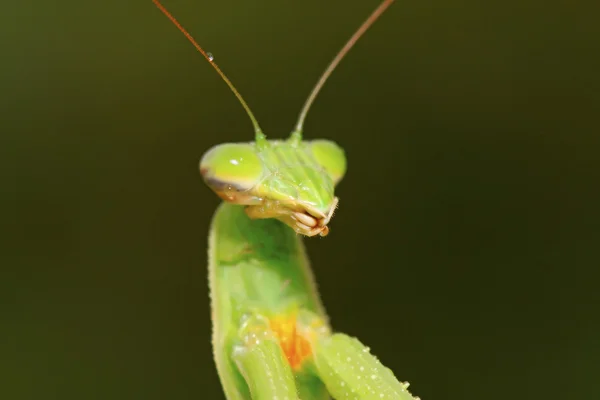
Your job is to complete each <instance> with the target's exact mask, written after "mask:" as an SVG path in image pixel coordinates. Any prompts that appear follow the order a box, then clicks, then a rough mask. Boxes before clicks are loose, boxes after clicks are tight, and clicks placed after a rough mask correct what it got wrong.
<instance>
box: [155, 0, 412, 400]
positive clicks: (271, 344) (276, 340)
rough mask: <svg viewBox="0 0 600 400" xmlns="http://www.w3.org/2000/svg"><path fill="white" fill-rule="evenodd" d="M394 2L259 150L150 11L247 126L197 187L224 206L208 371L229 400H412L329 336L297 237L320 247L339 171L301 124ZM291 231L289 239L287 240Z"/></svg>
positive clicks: (215, 241)
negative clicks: (315, 239)
mask: <svg viewBox="0 0 600 400" xmlns="http://www.w3.org/2000/svg"><path fill="white" fill-rule="evenodd" d="M393 1H394V0H384V1H383V2H382V3H381V4H380V5H379V6H378V7H377V8H376V9H375V10H374V11H373V13H372V14H371V15H370V16H369V18H367V20H366V21H365V22H364V23H363V24H362V25H361V26H360V28H359V29H358V30H357V31H356V32H355V33H354V35H353V36H352V37H351V38H350V40H349V41H348V42H347V43H346V45H345V46H344V47H343V48H342V49H341V50H340V52H339V53H338V54H337V56H336V57H335V58H334V59H333V61H332V62H331V63H330V65H329V66H328V68H327V69H326V70H325V72H324V73H323V75H322V76H321V78H320V79H319V81H318V82H317V84H316V86H315V87H314V89H313V91H312V92H311V94H310V95H309V97H308V98H307V100H306V102H305V104H304V107H303V108H302V111H301V113H300V116H299V119H298V122H297V124H296V126H295V128H294V130H293V132H292V133H291V135H290V137H289V138H287V139H285V140H267V138H266V136H265V135H264V133H263V132H262V130H261V128H260V126H259V124H258V122H257V120H256V118H255V117H254V115H253V114H252V111H251V110H250V108H249V107H248V105H247V104H246V102H245V101H244V99H243V98H242V96H241V95H240V94H239V93H238V91H237V90H236V88H235V87H234V86H233V84H232V83H231V82H230V81H229V79H228V78H227V77H226V76H225V74H224V73H223V72H222V71H221V69H220V68H219V67H218V66H217V64H216V63H215V62H214V60H213V57H212V55H211V54H210V53H207V52H205V51H204V50H203V49H202V47H200V45H198V44H197V42H196V41H195V40H194V38H193V37H192V36H191V35H190V34H189V33H188V32H187V31H186V30H185V29H184V28H183V27H182V26H181V25H180V24H179V23H178V22H177V20H176V19H175V18H174V17H173V16H172V15H171V14H170V13H169V12H168V11H167V10H166V9H165V8H164V7H163V6H162V4H161V3H160V2H159V1H158V0H153V2H154V3H155V4H156V6H157V7H158V8H159V9H160V10H161V11H162V12H163V13H164V14H165V15H166V16H167V17H168V18H169V19H170V20H171V21H172V22H173V23H174V24H175V26H176V27H177V28H178V29H179V30H180V31H181V32H182V33H183V34H184V35H185V36H186V37H187V38H188V40H189V41H190V42H191V43H192V44H193V45H194V46H195V47H196V49H197V50H198V51H199V52H200V53H201V54H202V55H203V56H204V57H205V58H206V59H207V60H208V62H209V63H210V64H211V65H212V66H213V67H214V69H215V70H216V71H217V73H218V74H219V75H220V76H221V78H222V79H223V80H224V81H225V83H226V84H227V85H228V86H229V88H230V89H231V91H232V92H233V93H234V95H235V96H236V97H237V98H238V100H239V101H240V103H241V105H242V106H243V108H244V109H245V111H246V113H247V114H248V116H249V117H250V120H251V122H252V125H253V127H254V134H255V139H254V141H253V142H248V143H225V144H220V145H216V146H215V147H213V148H211V149H209V150H208V151H207V152H206V153H205V154H204V156H203V157H202V159H201V161H200V173H201V175H202V177H203V179H204V181H205V183H206V184H207V185H208V186H209V188H210V189H212V190H213V191H214V192H215V193H216V194H217V195H218V196H219V197H220V198H222V199H223V202H222V203H221V204H220V206H219V207H218V209H217V210H216V212H215V214H214V216H213V219H212V222H211V227H210V233H209V238H208V248H209V250H208V264H209V265H208V270H209V286H210V297H211V320H212V325H213V332H212V346H213V355H214V362H215V364H216V368H217V372H218V375H219V379H220V382H221V386H222V388H223V391H224V394H225V396H226V398H227V399H228V400H248V399H252V400H263V399H264V400H292V399H302V400H317V399H328V398H330V397H333V398H334V399H340V400H341V399H364V400H371V399H373V400H375V399H377V400H381V399H399V400H415V399H418V397H413V396H412V394H411V393H410V392H409V391H408V389H407V388H408V383H405V382H400V381H399V380H398V379H397V378H396V377H395V375H394V373H393V372H392V371H391V370H390V369H389V368H387V367H385V366H384V365H382V364H381V363H380V361H379V360H378V359H377V357H375V356H374V355H372V354H371V353H370V350H369V348H368V347H366V346H365V345H364V344H362V343H361V342H360V341H359V340H358V339H356V338H353V337H351V336H349V335H347V334H345V333H340V332H335V331H333V330H332V328H331V326H330V324H329V319H328V316H327V314H326V312H325V308H324V306H323V304H322V303H321V300H320V298H319V294H318V292H317V288H316V285H315V281H314V277H313V274H312V271H311V268H310V264H309V259H308V256H307V253H306V250H305V248H304V244H303V242H302V240H303V238H302V237H303V236H307V237H312V236H317V235H320V236H326V235H327V234H328V233H329V228H328V224H329V222H330V220H331V218H332V216H333V213H334V211H335V209H336V207H337V206H338V198H337V197H336V196H335V187H336V185H337V184H338V183H339V182H340V180H341V179H342V178H343V177H344V175H345V172H346V158H345V154H344V151H343V149H342V148H341V147H339V146H338V145H337V144H336V143H334V142H332V141H329V140H324V139H318V140H311V141H304V140H303V137H302V136H303V135H302V130H303V125H304V120H305V118H306V115H307V113H308V110H309V108H310V106H311V105H312V103H313V101H314V99H315V97H316V95H317V94H318V92H319V91H320V89H321V87H322V86H323V84H324V83H325V81H326V80H327V78H328V77H329V75H330V74H331V73H332V71H333V70H334V69H335V67H336V66H337V64H338V63H339V62H340V61H341V60H342V58H343V57H344V56H345V54H346V53H347V52H348V51H349V50H350V48H351V47H352V46H353V45H354V43H356V41H357V40H358V39H359V38H360V37H361V36H362V35H363V34H364V32H365V31H366V30H367V29H368V28H369V27H370V26H371V25H372V24H373V22H374V21H375V20H376V19H377V18H379V16H380V15H381V14H382V13H383V12H384V11H385V10H386V9H387V8H388V7H389V6H390V5H391V4H392V3H393ZM290 228H291V229H290Z"/></svg>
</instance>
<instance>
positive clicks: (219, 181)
mask: <svg viewBox="0 0 600 400" xmlns="http://www.w3.org/2000/svg"><path fill="white" fill-rule="evenodd" d="M200 174H201V175H202V177H203V178H204V181H205V182H206V184H207V185H208V186H209V187H210V188H211V189H212V190H214V191H217V192H218V191H221V190H223V188H225V187H228V188H229V189H235V190H237V191H247V190H250V189H252V188H253V187H254V186H255V185H256V184H257V183H258V182H260V180H261V177H262V175H263V165H262V161H261V160H260V158H259V157H258V155H257V154H256V151H255V149H254V146H253V145H251V144H246V143H225V144H220V145H218V146H215V147H213V148H211V149H210V150H208V151H207V152H206V153H205V154H204V156H203V157H202V159H201V160H200Z"/></svg>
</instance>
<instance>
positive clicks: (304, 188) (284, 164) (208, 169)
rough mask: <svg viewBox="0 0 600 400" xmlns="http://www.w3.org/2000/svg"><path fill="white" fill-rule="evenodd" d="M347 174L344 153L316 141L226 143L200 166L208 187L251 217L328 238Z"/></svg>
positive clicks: (331, 145)
mask: <svg viewBox="0 0 600 400" xmlns="http://www.w3.org/2000/svg"><path fill="white" fill-rule="evenodd" d="M345 171H346V157H345V155H344V151H343V150H342V149H341V148H340V147H339V146H338V145H337V144H335V143H334V142H331V141H328V140H313V141H309V142H300V143H298V144H297V145H296V146H294V145H292V144H291V143H290V142H289V141H271V142H269V143H268V146H265V147H263V148H259V146H258V145H256V144H255V143H226V144H221V145H218V146H215V147H213V148H211V149H210V150H209V151H208V152H206V153H205V155H204V156H203V157H202V160H201V161H200V173H201V174H202V177H203V178H204V181H205V182H206V184H207V185H208V186H209V187H210V188H211V189H212V190H213V191H214V192H215V193H216V194H217V195H218V196H219V197H221V198H222V199H223V200H225V201H227V202H230V203H235V204H241V205H245V206H246V213H247V214H248V215H249V216H250V217H251V218H277V219H279V220H280V221H282V222H283V223H285V224H287V225H288V226H290V227H291V228H292V229H294V230H295V231H296V232H297V233H300V234H303V235H306V236H315V235H317V234H318V235H321V236H326V235H327V233H328V232H329V228H328V226H327V225H328V223H329V221H330V220H331V217H332V215H333V212H334V211H335V208H336V207H337V204H338V198H337V197H335V193H334V191H335V185H336V184H337V183H338V182H339V181H340V180H341V179H342V177H343V175H344V173H345Z"/></svg>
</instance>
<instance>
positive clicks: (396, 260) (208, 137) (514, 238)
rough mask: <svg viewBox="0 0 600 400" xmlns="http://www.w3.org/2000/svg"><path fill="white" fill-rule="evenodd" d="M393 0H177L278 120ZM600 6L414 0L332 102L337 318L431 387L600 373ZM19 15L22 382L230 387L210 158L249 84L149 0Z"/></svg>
mask: <svg viewBox="0 0 600 400" xmlns="http://www.w3.org/2000/svg"><path fill="white" fill-rule="evenodd" d="M591 3H593V2H590V4H591ZM377 4H378V1H377V0H368V1H360V2H359V1H355V2H348V1H337V0H336V1H316V0H311V1H303V2H300V1H296V2H281V1H275V0H261V1H244V0H235V1H234V0H230V1H210V2H209V1H200V0H169V1H166V0H165V5H166V6H167V7H168V8H169V9H170V10H171V11H172V12H173V13H174V14H175V15H176V16H177V17H178V18H179V19H180V20H181V22H182V23H183V24H184V25H185V26H186V27H188V28H189V30H190V31H192V33H193V34H194V35H195V36H196V37H197V38H198V40H199V41H200V42H201V43H202V44H203V45H204V46H205V47H206V49H207V50H208V51H211V52H212V53H213V54H214V55H215V57H216V61H217V62H218V63H219V64H220V65H221V66H222V67H223V69H224V70H225V71H226V73H228V74H229V77H230V78H231V79H232V80H233V81H234V82H235V84H236V85H237V87H238V89H239V90H240V91H241V92H242V94H243V95H244V96H245V97H246V99H247V100H248V102H249V103H250V106H251V107H252V109H253V110H254V112H255V114H256V115H257V117H258V118H259V120H260V122H261V125H262V127H263V128H264V130H265V131H266V133H267V135H270V136H271V137H272V138H276V137H282V136H285V135H287V134H288V133H289V131H290V130H291V128H292V126H293V124H294V122H295V119H296V116H297V113H298V111H299V109H300V107H301V104H302V103H303V101H304V99H305V97H306V96H307V95H308V92H309V91H310V89H311V88H312V85H313V84H314V82H315V81H316V79H317V78H318V76H319V74H320V73H321V72H322V70H323V69H324V68H325V66H326V64H327V63H328V62H329V60H330V59H331V58H332V57H333V55H334V54H335V52H336V51H337V50H338V49H339V48H340V47H341V46H342V44H343V43H344V41H345V40H346V39H347V38H348V37H349V36H350V34H351V33H352V32H353V31H354V29H356V28H357V27H358V25H359V24H360V23H361V22H362V20H363V19H364V18H365V17H366V16H367V15H368V14H369V13H370V12H371V11H372V10H373V9H374V8H375V7H376V5H377ZM597 15H598V14H597V10H593V9H592V7H591V6H586V5H585V4H584V3H583V2H567V1H563V2H554V3H552V2H533V1H521V2H514V3H512V4H511V3H506V2H502V3H500V2H497V3H492V2H476V1H463V2H445V1H429V2H428V1H425V2H423V1H419V2H415V1H398V2H396V3H395V4H394V5H393V6H392V7H391V8H390V9H389V11H388V13H387V14H385V15H384V17H383V18H382V19H381V20H380V21H379V22H378V23H377V24H376V25H375V26H374V27H373V28H372V29H371V30H370V31H369V32H368V34H367V35H366V36H365V37H364V38H363V39H362V40H361V41H360V42H359V43H358V45H357V46H356V47H355V48H354V49H353V50H352V52H351V53H350V54H349V56H348V57H347V58H346V59H345V60H344V62H343V63H342V64H341V65H340V67H339V69H338V70H337V71H336V72H335V73H334V75H333V76H332V78H331V80H330V81H329V82H328V83H327V84H326V86H325V88H324V90H323V92H322V93H321V95H320V96H319V98H318V100H317V102H316V103H315V105H314V108H313V109H312V112H311V113H310V114H309V117H308V120H307V124H306V131H305V133H306V137H307V138H316V137H326V138H331V139H333V140H335V141H337V142H338V143H339V144H340V145H342V146H343V147H344V148H345V149H346V151H347V156H348V159H349V170H348V174H347V176H346V178H345V179H344V181H343V182H342V184H341V186H340V187H339V191H338V195H339V197H340V199H341V202H340V208H339V211H338V212H337V214H336V216H335V218H334V220H333V222H332V224H331V229H332V230H331V234H330V236H329V237H327V238H326V239H318V238H315V239H310V240H307V241H306V242H307V244H308V249H309V252H310V256H311V259H312V262H313V266H314V268H315V273H316V275H317V279H318V282H319V285H320V288H321V293H322V297H323V299H324V302H325V304H326V306H327V308H328V311H329V313H330V316H331V318H332V322H333V325H334V327H335V328H336V329H339V330H342V331H345V332H347V333H350V334H352V335H356V336H358V337H359V338H360V339H361V340H362V341H363V342H365V343H366V344H368V345H370V346H371V348H372V349H373V352H374V353H375V354H377V355H379V356H380V358H381V359H382V361H383V362H384V364H386V365H388V366H389V367H391V368H392V369H393V370H394V371H395V372H396V374H397V375H398V376H399V377H400V378H401V379H403V380H408V381H410V382H411V384H412V385H411V389H412V390H413V393H415V394H416V395H419V396H421V397H422V398H423V399H424V400H434V399H446V400H447V399H461V400H462V399H488V400H490V399H506V398H516V397H518V398H527V399H532V398H534V399H537V398H539V399H545V398H557V399H558V398H581V399H583V398H597V396H598V386H597V380H598V373H599V372H600V368H599V367H600V343H599V339H600V338H599V334H600V330H599V329H598V325H599V323H600V307H599V306H598V303H597V302H598V300H599V297H600V296H598V293H597V292H598V282H599V278H600V275H599V272H598V267H599V266H600V244H599V240H600V218H599V217H598V206H599V200H600V198H599V196H598V190H597V187H598V177H599V174H598V172H599V168H600V162H599V158H600V139H599V136H600V130H599V125H600V124H599V119H600V108H599V104H600V103H599V102H598V98H599V91H600V78H599V75H600V63H599V59H600V56H599V51H600V27H599V26H598V19H597ZM0 40H1V41H2V42H1V47H0V48H1V49H2V53H1V55H0V57H1V63H0V72H1V74H0V79H1V81H0V90H1V95H0V106H1V108H0V111H1V120H0V128H1V139H2V140H1V146H0V153H1V154H0V156H1V158H0V163H1V164H2V165H1V168H0V174H1V176H0V177H1V182H2V189H1V190H2V197H1V198H2V210H3V213H2V228H3V230H2V231H3V233H2V250H1V253H0V254H1V255H0V257H1V258H0V263H1V269H0V273H1V276H0V324H1V326H0V398H1V399H2V400H5V399H6V400H13V399H14V400H17V399H19V400H20V399H36V400H37V399H44V400H45V399H103V400H104V399H115V400H117V399H144V400H145V399H220V398H222V394H221V389H220V386H219V383H218V380H217V375H216V372H215V369H214V366H213V361H212V358H211V348H210V342H209V339H210V330H211V327H210V320H209V308H208V306H209V305H208V292H207V281H206V273H207V270H206V251H207V249H206V238H207V233H208V227H209V222H210V218H211V215H212V213H213V212H214V210H215V207H216V206H217V204H218V199H217V198H216V196H215V195H214V194H213V193H211V192H210V191H209V189H208V188H206V187H205V186H204V184H203V183H202V181H201V179H200V176H199V173H198V168H197V163H198V160H199V159H200V157H201V156H202V154H203V152H204V151H206V150H207V149H208V148H210V146H212V145H215V144H217V143H221V142H225V141H246V140H249V139H251V138H252V129H251V125H250V123H249V121H248V119H247V117H246V115H245V114H244V111H243V109H242V108H241V107H240V106H239V104H238V103H237V102H236V99H235V97H234V96H233V95H232V94H231V93H230V92H229V90H228V89H227V87H226V85H225V84H224V83H223V82H222V81H221V80H220V79H219V77H218V75H217V74H216V73H215V72H214V71H213V70H212V69H211V68H210V66H209V65H208V63H206V61H204V60H203V59H202V58H201V57H200V56H199V54H198V53H196V52H195V50H194V49H193V48H192V46H191V45H190V44H189V43H188V42H186V40H185V39H184V37H183V36H182V35H181V34H180V33H178V32H177V30H176V29H175V28H174V27H173V26H172V25H171V24H170V23H169V22H168V20H167V19H166V18H165V17H163V16H162V15H161V14H160V13H159V11H158V10H157V9H156V8H155V7H154V5H153V4H152V3H151V1H150V0H148V1H141V0H138V1H130V2H123V1H114V0H109V1H94V2H91V1H88V2H81V1H73V0H70V1H64V2H61V3H60V4H58V3H54V2H48V1H46V2H43V1H33V0H25V1H12V2H7V3H6V4H4V5H3V6H2V10H1V12H0Z"/></svg>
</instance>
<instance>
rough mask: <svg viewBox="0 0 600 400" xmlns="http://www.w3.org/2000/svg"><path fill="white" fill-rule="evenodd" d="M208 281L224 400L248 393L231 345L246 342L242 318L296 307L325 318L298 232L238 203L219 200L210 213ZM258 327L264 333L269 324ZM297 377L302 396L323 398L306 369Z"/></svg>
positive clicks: (317, 382)
mask: <svg viewBox="0 0 600 400" xmlns="http://www.w3.org/2000/svg"><path fill="white" fill-rule="evenodd" d="M209 283H210V289H211V301H212V305H211V307H212V320H213V349H214V356H215V361H216V364H217V370H218V373H219V376H220V378H221V382H222V385H223V387H224V390H225V393H226V396H227V398H228V399H250V398H251V397H250V394H249V389H248V385H247V384H246V381H245V379H244V377H243V376H242V374H241V372H240V370H239V368H238V367H237V365H236V359H235V357H234V354H235V353H236V348H239V347H240V346H241V347H243V346H244V345H245V344H244V340H243V337H244V332H243V328H242V325H243V322H244V319H245V318H248V317H250V318H260V317H266V318H269V317H272V316H275V315H278V314H288V313H290V312H291V311H293V310H294V308H296V307H297V308H300V309H301V310H303V311H304V313H305V315H306V314H308V317H307V318H308V319H310V318H318V319H321V320H322V322H323V323H326V318H327V317H326V315H325V312H324V308H323V305H322V304H321V301H320V299H319V297H318V294H317V293H318V292H317V290H316V287H315V283H314V280H313V277H312V273H311V270H310V267H309V262H308V258H307V256H306V252H305V249H304V245H303V244H302V241H301V237H300V236H298V235H296V233H295V232H294V231H293V230H292V229H290V228H289V227H287V226H286V225H284V224H283V223H281V222H280V221H278V220H275V219H261V220H251V219H250V218H248V217H247V216H246V214H245V212H244V210H243V207H242V206H238V205H232V204H228V203H222V204H221V205H220V206H219V208H218V209H217V211H216V213H215V215H214V218H213V221H212V227H211V231H210V237H209ZM246 325H247V324H246ZM255 325H260V324H255ZM247 329H250V328H247ZM257 330H258V331H260V332H265V331H268V327H264V326H262V327H261V326H258V327H257ZM255 367H256V368H260V367H261V366H260V365H257V366H255ZM288 368H289V365H288ZM296 382H297V383H296V386H297V390H298V391H299V392H300V393H306V392H309V393H311V394H312V395H311V396H310V397H303V398H306V399H308V398H310V399H326V398H328V396H327V393H326V390H325V386H324V384H323V383H322V382H321V381H320V380H319V379H318V378H316V377H315V376H314V374H311V373H310V368H306V371H305V373H302V374H298V376H296ZM252 398H257V397H256V396H253V397H252ZM282 398H283V397H282Z"/></svg>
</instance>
